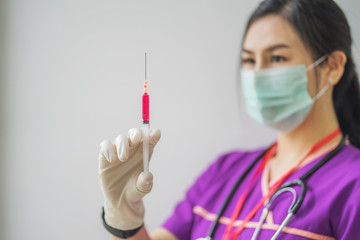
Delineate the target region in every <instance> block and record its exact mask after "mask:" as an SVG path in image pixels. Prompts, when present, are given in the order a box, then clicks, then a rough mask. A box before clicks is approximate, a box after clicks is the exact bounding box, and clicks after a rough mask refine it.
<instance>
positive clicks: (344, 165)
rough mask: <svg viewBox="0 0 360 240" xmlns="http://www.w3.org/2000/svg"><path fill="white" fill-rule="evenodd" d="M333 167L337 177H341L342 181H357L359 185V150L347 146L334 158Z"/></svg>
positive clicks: (349, 145)
mask: <svg viewBox="0 0 360 240" xmlns="http://www.w3.org/2000/svg"><path fill="white" fill-rule="evenodd" d="M333 166H334V167H335V168H334V170H335V171H336V172H338V174H336V175H338V176H339V177H340V176H342V179H343V181H344V180H345V179H348V180H357V181H358V182H359V184H360V171H359V170H360V149H358V148H356V147H355V146H353V145H351V144H348V145H346V146H345V147H344V149H343V150H342V151H341V152H340V153H339V154H338V156H337V157H336V161H334V163H333Z"/></svg>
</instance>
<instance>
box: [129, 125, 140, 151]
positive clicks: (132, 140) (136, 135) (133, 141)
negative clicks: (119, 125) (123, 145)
mask: <svg viewBox="0 0 360 240" xmlns="http://www.w3.org/2000/svg"><path fill="white" fill-rule="evenodd" d="M128 138H129V145H130V147H136V146H137V145H139V144H140V143H141V139H142V133H141V130H140V129H139V128H132V129H130V130H129V133H128Z"/></svg>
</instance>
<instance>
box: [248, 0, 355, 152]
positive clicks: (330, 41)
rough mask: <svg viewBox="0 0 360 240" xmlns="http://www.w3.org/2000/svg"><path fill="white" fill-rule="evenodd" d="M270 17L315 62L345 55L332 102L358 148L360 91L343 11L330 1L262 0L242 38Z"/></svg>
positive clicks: (341, 126) (345, 130) (347, 133)
mask: <svg viewBox="0 0 360 240" xmlns="http://www.w3.org/2000/svg"><path fill="white" fill-rule="evenodd" d="M270 14H276V15H280V16H282V17H284V18H285V19H286V20H287V21H288V22H289V23H290V24H291V25H292V26H293V27H294V29H295V30H296V31H297V32H298V34H299V36H300V38H301V39H302V41H303V43H304V44H305V46H306V47H307V48H308V49H309V52H310V53H311V54H312V58H313V59H314V60H316V59H318V58H320V57H321V56H324V55H326V54H331V53H332V52H333V51H336V50H339V51H342V52H344V53H345V54H346V57H347V62H346V65H345V71H344V74H343V76H342V77H341V79H340V81H339V83H338V84H337V85H336V86H335V87H334V91H333V96H332V98H333V102H334V108H335V112H336V116H337V119H338V122H339V125H340V129H341V131H342V133H343V134H344V135H348V136H349V140H350V142H351V143H352V144H353V145H354V146H356V147H358V148H360V87H359V80H358V75H357V73H356V68H355V63H354V61H353V57H352V53H351V45H352V38H351V33H350V26H349V24H348V21H347V19H346V17H345V14H344V13H343V11H342V10H341V9H340V8H339V7H338V5H337V4H336V3H335V2H334V1H333V0H264V1H263V2H261V3H260V5H259V6H258V8H257V9H256V10H255V12H254V13H253V14H252V15H251V17H250V19H249V21H248V23H247V27H246V30H245V35H246V33H247V32H248V30H249V28H250V26H251V25H252V24H253V23H254V22H255V21H256V20H258V19H260V18H262V17H264V16H267V15H270ZM245 35H244V36H245Z"/></svg>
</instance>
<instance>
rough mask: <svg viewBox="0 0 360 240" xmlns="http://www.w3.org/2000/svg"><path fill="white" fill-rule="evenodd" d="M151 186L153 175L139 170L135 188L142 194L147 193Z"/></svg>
mask: <svg viewBox="0 0 360 240" xmlns="http://www.w3.org/2000/svg"><path fill="white" fill-rule="evenodd" d="M152 186H153V175H152V173H151V172H141V173H140V175H139V177H138V179H137V182H136V189H137V190H138V191H139V192H141V193H144V194H147V193H149V192H150V191H151V189H152Z"/></svg>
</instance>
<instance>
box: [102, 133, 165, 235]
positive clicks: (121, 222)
mask: <svg viewBox="0 0 360 240" xmlns="http://www.w3.org/2000/svg"><path fill="white" fill-rule="evenodd" d="M160 135H161V133H160V130H159V129H152V130H151V131H150V141H149V152H150V156H151V155H152V152H153V149H154V147H155V145H156V143H157V142H158V141H159V139H160ZM142 158H143V157H142V134H141V130H140V129H137V128H133V129H130V130H129V134H128V136H127V137H126V136H124V135H119V136H118V137H117V138H116V139H115V140H114V141H111V140H104V141H103V142H102V143H101V144H100V153H99V176H100V182H101V186H102V190H103V193H104V197H105V202H104V211H105V221H106V223H107V224H108V225H110V226H111V227H113V228H116V229H120V230H130V229H135V228H138V227H140V226H141V225H142V224H143V222H144V204H143V201H142V198H143V197H144V196H145V195H146V194H147V193H149V192H150V191H151V188H152V185H153V176H152V174H151V173H150V172H149V173H147V174H145V173H143V172H142V171H143V162H142ZM140 173H141V174H140Z"/></svg>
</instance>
